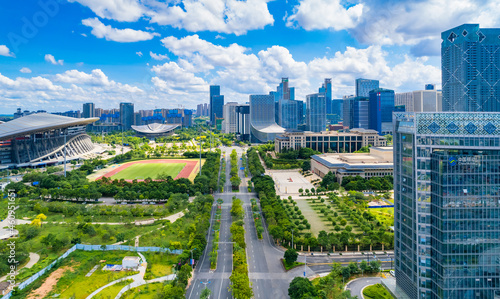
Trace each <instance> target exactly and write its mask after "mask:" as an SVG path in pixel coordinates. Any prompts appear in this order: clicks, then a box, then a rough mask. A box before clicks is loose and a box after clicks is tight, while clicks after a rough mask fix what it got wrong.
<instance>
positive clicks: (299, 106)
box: [296, 101, 306, 125]
mask: <svg viewBox="0 0 500 299" xmlns="http://www.w3.org/2000/svg"><path fill="white" fill-rule="evenodd" d="M296 102H297V113H298V116H297V120H298V123H299V125H300V124H303V123H304V121H305V114H304V112H305V111H306V109H304V107H305V106H306V104H305V103H304V101H296Z"/></svg>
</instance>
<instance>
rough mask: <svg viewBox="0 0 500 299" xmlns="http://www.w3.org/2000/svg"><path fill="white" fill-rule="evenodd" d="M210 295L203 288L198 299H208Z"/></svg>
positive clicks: (207, 290)
mask: <svg viewBox="0 0 500 299" xmlns="http://www.w3.org/2000/svg"><path fill="white" fill-rule="evenodd" d="M211 294H212V291H211V290H210V289H209V288H207V287H205V288H204V289H203V291H201V294H200V299H208V297H210V295H211Z"/></svg>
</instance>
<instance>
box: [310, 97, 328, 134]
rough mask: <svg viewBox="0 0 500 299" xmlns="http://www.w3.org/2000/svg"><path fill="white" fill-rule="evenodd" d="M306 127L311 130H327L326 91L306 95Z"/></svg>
mask: <svg viewBox="0 0 500 299" xmlns="http://www.w3.org/2000/svg"><path fill="white" fill-rule="evenodd" d="M306 105H307V108H306V127H307V130H308V131H311V132H321V131H324V130H326V99H325V94H324V93H315V94H310V95H307V96H306Z"/></svg>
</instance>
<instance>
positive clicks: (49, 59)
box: [45, 54, 64, 65]
mask: <svg viewBox="0 0 500 299" xmlns="http://www.w3.org/2000/svg"><path fill="white" fill-rule="evenodd" d="M45 61H47V62H50V63H52V64H54V65H63V64H64V60H61V59H59V60H56V59H55V58H54V55H52V54H45Z"/></svg>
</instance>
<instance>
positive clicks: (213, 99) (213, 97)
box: [210, 85, 224, 125]
mask: <svg viewBox="0 0 500 299" xmlns="http://www.w3.org/2000/svg"><path fill="white" fill-rule="evenodd" d="M223 106H224V96H223V95H221V94H220V86H219V85H210V124H211V125H215V119H216V118H220V119H222V117H223V116H222V114H223V112H222V110H223Z"/></svg>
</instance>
